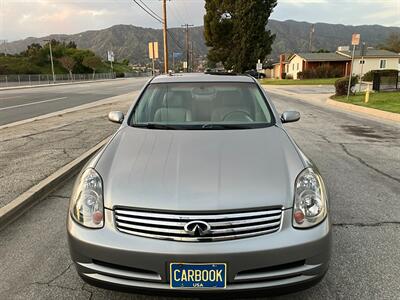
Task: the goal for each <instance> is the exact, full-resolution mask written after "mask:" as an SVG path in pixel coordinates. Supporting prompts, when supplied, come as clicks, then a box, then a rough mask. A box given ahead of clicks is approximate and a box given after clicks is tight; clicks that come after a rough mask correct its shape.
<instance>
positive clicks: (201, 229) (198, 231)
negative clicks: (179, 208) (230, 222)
mask: <svg viewBox="0 0 400 300" xmlns="http://www.w3.org/2000/svg"><path fill="white" fill-rule="evenodd" d="M184 229H185V231H186V232H187V233H189V234H190V235H191V236H204V235H206V234H208V233H210V232H211V226H210V224H208V223H206V222H203V221H191V222H189V223H187V224H186V225H185V227H184Z"/></svg>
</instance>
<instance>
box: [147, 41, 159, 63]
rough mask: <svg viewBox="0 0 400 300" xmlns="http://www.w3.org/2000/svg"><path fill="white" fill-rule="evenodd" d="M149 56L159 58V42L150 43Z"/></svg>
mask: <svg viewBox="0 0 400 300" xmlns="http://www.w3.org/2000/svg"><path fill="white" fill-rule="evenodd" d="M149 58H150V59H157V58H158V42H150V43H149Z"/></svg>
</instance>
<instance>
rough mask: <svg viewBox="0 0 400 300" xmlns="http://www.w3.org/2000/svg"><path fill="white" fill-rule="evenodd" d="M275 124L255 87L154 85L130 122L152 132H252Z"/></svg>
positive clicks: (201, 84)
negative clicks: (242, 130)
mask: <svg viewBox="0 0 400 300" xmlns="http://www.w3.org/2000/svg"><path fill="white" fill-rule="evenodd" d="M272 122H273V117H272V113H271V110H270V108H269V106H268V104H267V101H266V100H265V98H264V96H263V94H262V93H261V91H260V89H259V88H258V86H257V85H256V84H254V83H211V82H207V83H167V84H160V83H157V84H151V85H149V86H148V87H147V89H146V90H145V92H144V93H143V95H142V97H141V98H140V100H139V103H138V104H137V105H136V107H135V110H134V112H133V116H132V117H131V118H130V125H131V126H135V127H145V128H152V129H250V128H261V127H267V126H271V125H272Z"/></svg>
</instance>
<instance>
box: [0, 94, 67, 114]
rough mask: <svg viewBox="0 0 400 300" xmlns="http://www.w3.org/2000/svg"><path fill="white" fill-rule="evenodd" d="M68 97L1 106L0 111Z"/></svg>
mask: <svg viewBox="0 0 400 300" xmlns="http://www.w3.org/2000/svg"><path fill="white" fill-rule="evenodd" d="M66 98H68V97H61V98H54V99H49V100H42V101H37V102H32V103H26V104H19V105H13V106H7V107H3V108H0V111H2V110H7V109H12V108H17V107H23V106H30V105H35V104H40V103H45V102H53V101H58V100H62V99H66Z"/></svg>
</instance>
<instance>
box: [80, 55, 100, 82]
mask: <svg viewBox="0 0 400 300" xmlns="http://www.w3.org/2000/svg"><path fill="white" fill-rule="evenodd" d="M102 64H103V63H102V61H101V59H100V58H99V57H97V56H86V57H85V58H84V59H83V61H82V65H84V66H85V67H88V68H90V69H92V70H93V79H94V75H95V74H96V69H98V68H100V67H101V66H102Z"/></svg>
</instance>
